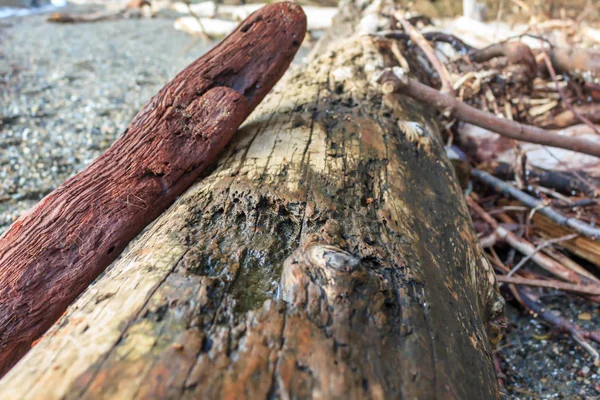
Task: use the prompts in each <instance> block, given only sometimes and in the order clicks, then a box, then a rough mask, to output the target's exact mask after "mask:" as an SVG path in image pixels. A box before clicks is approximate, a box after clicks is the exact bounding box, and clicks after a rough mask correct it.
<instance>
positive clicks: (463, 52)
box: [373, 13, 600, 365]
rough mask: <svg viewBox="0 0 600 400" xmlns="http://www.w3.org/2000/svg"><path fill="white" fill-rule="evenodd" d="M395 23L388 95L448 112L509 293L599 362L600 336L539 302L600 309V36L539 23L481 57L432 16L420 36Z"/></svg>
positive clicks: (485, 240) (386, 41) (476, 208)
mask: <svg viewBox="0 0 600 400" xmlns="http://www.w3.org/2000/svg"><path fill="white" fill-rule="evenodd" d="M395 16H396V19H397V20H398V24H397V26H398V30H391V31H387V32H379V33H377V34H376V35H373V40H375V41H377V43H378V44H379V45H380V46H382V47H384V48H386V49H388V51H389V53H390V55H393V56H394V57H396V58H397V59H398V67H397V68H393V69H391V70H389V71H387V72H386V73H384V74H383V75H382V76H381V77H380V82H381V83H382V85H383V90H384V91H386V90H387V91H390V92H392V91H399V92H401V93H404V94H406V95H408V96H410V97H413V98H415V99H417V100H419V101H421V102H424V103H427V104H431V105H432V106H434V107H435V108H437V110H438V111H439V119H440V124H441V126H443V127H444V129H445V135H446V138H447V151H448V155H449V157H450V158H451V159H453V162H454V165H455V167H456V172H457V175H458V177H459V179H460V180H461V183H462V184H463V185H464V186H465V189H466V195H467V203H468V205H469V207H470V209H471V214H472V217H473V220H474V224H475V227H476V230H477V232H478V234H479V237H480V239H481V243H482V245H483V247H484V248H485V249H486V255H487V257H488V259H489V261H490V262H491V263H492V265H493V266H494V269H495V270H496V273H497V279H498V281H499V282H500V285H504V287H505V288H506V289H507V290H508V291H510V295H509V297H512V298H514V300H515V301H516V302H518V303H519V304H520V305H522V307H523V308H525V309H527V310H530V311H531V313H532V314H533V315H535V316H536V317H537V318H540V319H542V320H544V321H545V322H546V323H548V324H550V325H551V326H553V327H555V328H556V330H557V331H558V332H561V333H567V334H570V335H571V336H572V337H573V339H574V340H576V341H577V342H578V343H579V344H580V345H581V346H582V347H583V348H584V349H585V350H586V351H587V352H589V354H590V355H591V357H592V359H593V361H594V363H595V364H596V365H600V354H599V353H598V350H597V349H596V348H595V347H594V346H593V345H591V344H590V342H598V343H600V331H584V330H582V329H580V328H579V327H577V326H576V325H575V324H574V323H573V322H571V321H568V320H567V319H565V318H563V317H560V316H557V315H555V314H554V313H552V312H550V311H549V310H545V309H544V308H543V306H542V305H541V304H540V303H538V302H537V298H538V297H539V295H540V294H541V293H542V291H541V290H539V288H544V289H545V290H557V291H564V292H568V293H571V294H574V295H578V296H583V297H584V298H586V299H588V300H589V301H592V302H598V301H600V279H599V278H598V273H599V272H600V242H599V241H598V239H600V227H597V226H596V225H597V222H598V216H599V212H600V204H599V203H598V201H599V200H598V195H600V191H599V185H600V183H599V181H598V178H599V177H600V170H599V165H600V164H599V162H600V160H599V157H600V125H599V124H600V50H598V49H594V48H593V47H592V46H596V47H597V45H598V44H600V37H599V36H597V34H598V33H599V32H600V31H598V30H595V29H594V28H592V27H589V26H586V25H585V24H584V25H581V21H575V20H547V21H543V22H536V21H537V20H536V18H534V17H532V18H531V22H530V24H529V27H528V29H521V30H520V31H518V33H515V35H514V36H513V37H509V38H507V39H505V40H501V41H498V42H494V43H491V44H489V45H487V46H485V47H483V48H475V47H473V46H470V45H469V44H467V43H465V41H463V40H461V38H459V37H458V36H456V35H454V34H452V33H449V32H448V31H441V30H439V28H437V29H436V27H435V26H432V25H430V21H428V20H427V19H423V18H413V20H414V21H415V24H420V25H421V27H422V29H421V30H420V31H419V30H417V29H416V28H415V27H414V26H413V25H412V24H411V23H410V22H409V20H407V19H404V18H403V14H401V13H397V14H396V15H395ZM424 21H425V23H424ZM472 23H473V24H475V25H477V24H478V23H477V22H475V21H473V22H472ZM578 24H580V25H578ZM463 29H464V28H463ZM557 31H558V34H559V35H556V34H557ZM462 34H463V35H464V31H463V32H462ZM556 36H559V37H561V38H562V40H561V41H559V42H562V43H561V46H559V45H557V44H556V42H557V40H552V39H553V38H556ZM467 38H468V37H467ZM524 38H526V39H528V42H529V43H531V42H532V41H533V45H528V44H526V43H525V42H524V40H523V39H524ZM411 49H412V50H411ZM407 54H412V55H413V56H414V57H416V58H417V59H418V60H419V65H420V66H421V67H422V68H420V69H419V71H418V73H423V72H425V75H424V76H421V77H420V78H421V79H420V80H419V79H417V77H409V71H408V68H407V66H408V62H407V60H406V57H407Z"/></svg>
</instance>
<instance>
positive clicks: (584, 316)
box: [577, 312, 592, 321]
mask: <svg viewBox="0 0 600 400" xmlns="http://www.w3.org/2000/svg"><path fill="white" fill-rule="evenodd" d="M577 318H578V319H580V320H582V321H591V320H592V314H590V313H589V312H582V313H581V314H579V315H578V316H577Z"/></svg>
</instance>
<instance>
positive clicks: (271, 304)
mask: <svg viewBox="0 0 600 400" xmlns="http://www.w3.org/2000/svg"><path fill="white" fill-rule="evenodd" d="M342 7H344V8H343V9H344V15H342V16H340V17H339V18H338V20H337V22H336V27H335V28H334V29H337V32H341V33H342V34H343V35H346V34H347V33H348V32H351V30H350V29H349V28H348V27H349V26H361V27H365V26H370V27H372V26H374V25H373V22H374V19H377V18H379V15H385V14H386V12H385V11H386V10H383V11H384V13H383V14H378V11H379V10H380V8H378V7H371V8H368V9H366V10H359V9H358V8H357V7H356V6H355V5H354V4H353V3H352V2H345V3H344V4H343V5H342ZM359 11H360V12H359ZM389 11H390V10H387V15H390V13H389ZM357 15H359V16H361V17H363V19H362V20H361V21H359V19H358V17H357ZM369 21H370V22H369ZM359 22H361V23H360V24H359ZM367 22H368V23H367ZM375 22H376V23H375V25H379V23H378V22H377V21H375ZM383 22H385V21H383ZM358 33H359V32H356V31H355V32H354V34H353V35H346V37H345V38H340V37H338V36H337V35H336V34H335V32H333V31H332V32H331V33H329V34H328V35H326V39H325V40H326V41H324V42H322V43H321V45H320V46H319V51H318V53H317V54H316V55H315V57H314V58H313V59H312V61H311V62H310V63H309V64H308V65H307V66H306V67H303V68H302V69H300V70H299V71H296V72H294V73H291V74H289V75H288V76H287V78H286V79H285V81H284V82H282V83H281V84H280V85H278V86H277V87H276V89H275V91H274V92H273V93H271V94H270V95H269V96H268V97H267V99H265V101H264V102H263V103H262V104H261V105H260V106H259V108H258V109H257V110H256V112H255V113H254V114H253V115H254V117H253V119H252V120H251V121H250V122H248V123H247V124H246V125H245V127H244V128H243V129H242V130H241V131H240V132H238V134H237V135H236V139H235V142H233V143H232V144H231V145H230V147H229V149H228V151H227V152H226V153H225V154H224V156H223V157H222V158H221V159H220V161H219V163H218V166H217V167H216V169H215V170H214V171H213V172H212V173H211V174H210V175H209V176H207V177H206V178H205V179H203V180H202V181H200V182H198V183H197V184H195V185H194V186H193V187H192V188H191V189H190V190H188V191H187V192H186V194H185V195H183V196H182V197H181V198H180V199H179V200H178V201H177V202H176V203H175V204H174V205H173V206H172V207H171V208H170V209H169V211H168V212H167V213H165V214H164V215H163V216H161V217H160V218H159V219H158V220H157V221H156V222H155V223H154V224H153V226H151V227H150V228H149V229H147V230H146V232H145V233H144V234H142V235H141V236H140V237H139V238H138V239H137V240H136V241H135V242H133V243H132V244H131V245H130V246H129V248H128V249H127V250H126V251H125V253H124V254H123V255H122V256H121V258H120V259H119V260H117V261H116V262H115V263H114V264H113V265H112V266H111V268H110V269H109V270H108V271H107V272H106V274H105V275H104V276H103V277H102V278H101V279H99V280H98V281H97V282H96V283H95V284H94V285H93V286H91V287H90V288H89V289H88V290H87V291H86V292H84V294H83V295H82V296H81V297H80V298H79V299H78V300H77V301H76V302H75V303H74V304H73V305H72V306H71V307H70V308H69V310H68V311H67V313H66V314H65V315H64V316H63V317H62V318H61V320H60V321H59V322H58V323H57V324H56V325H55V326H53V328H51V330H50V331H49V332H48V333H47V334H46V335H45V336H44V337H43V338H42V340H41V341H40V342H39V343H38V344H37V345H36V346H35V347H34V348H33V349H32V350H31V351H30V352H29V353H28V354H27V355H26V356H25V357H24V358H23V359H22V360H21V362H20V363H19V364H17V365H16V366H15V367H14V368H13V369H12V370H11V371H10V372H9V373H8V374H7V375H6V376H5V377H4V378H3V379H2V380H1V381H0V393H1V394H2V396H1V397H2V398H3V399H20V398H27V399H36V398H50V399H58V398H65V399H71V398H81V397H86V398H118V399H139V398H203V399H265V398H282V399H288V398H321V399H346V398H348V399H361V398H373V399H384V398H386V399H387V398H390V399H393V398H407V399H409V398H410V399H413V398H420V399H433V398H444V399H445V398H456V399H494V398H497V397H498V388H497V379H496V375H495V371H494V366H493V362H492V354H491V346H490V343H489V341H490V340H496V339H497V336H498V328H499V326H500V325H501V323H502V319H501V314H502V306H503V302H502V299H501V298H500V297H499V295H498V292H497V287H496V284H495V277H494V273H493V271H492V269H491V267H490V265H489V264H488V263H487V261H486V259H485V257H484V255H483V253H482V250H481V248H480V246H479V244H478V240H477V238H476V236H475V235H474V232H473V229H472V227H471V222H470V218H469V213H468V211H467V208H466V205H465V203H464V201H463V197H462V192H461V189H460V188H459V186H458V184H457V183H456V182H455V176H454V173H453V171H452V167H451V164H450V163H449V161H448V160H447V158H446V155H445V151H444V149H443V146H442V144H441V140H440V138H439V133H438V130H437V127H436V125H435V119H434V118H433V115H432V113H431V112H432V110H430V109H428V108H427V107H426V106H425V107H423V106H420V105H418V104H417V103H416V102H414V101H412V100H408V99H406V98H404V97H402V96H401V95H399V94H395V93H392V94H388V95H385V96H384V95H382V92H381V90H380V88H379V86H378V84H377V83H375V81H376V79H374V78H375V77H376V76H377V74H378V72H380V71H382V70H383V69H384V68H385V67H389V66H392V65H393V61H392V58H391V57H388V56H389V55H388V54H387V53H385V54H383V53H380V51H381V50H380V49H379V48H377V47H375V46H374V45H373V44H372V43H371V42H370V41H369V40H368V39H367V38H365V37H361V36H360V35H358Z"/></svg>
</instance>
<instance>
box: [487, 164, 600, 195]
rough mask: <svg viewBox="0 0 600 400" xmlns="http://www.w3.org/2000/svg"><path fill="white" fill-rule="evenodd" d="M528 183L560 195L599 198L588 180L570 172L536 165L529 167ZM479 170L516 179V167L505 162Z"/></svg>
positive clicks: (507, 179) (499, 176) (509, 179)
mask: <svg viewBox="0 0 600 400" xmlns="http://www.w3.org/2000/svg"><path fill="white" fill-rule="evenodd" d="M527 167H528V168H527V178H528V179H527V180H528V182H532V183H536V184H538V185H540V186H543V187H546V188H550V189H553V190H555V191H556V192H558V193H561V194H564V195H568V196H572V195H573V194H575V193H580V194H582V195H585V196H597V194H598V193H597V190H596V188H594V186H593V185H591V184H589V183H591V182H589V183H588V180H587V179H586V177H585V176H583V175H582V174H581V173H580V174H579V175H580V176H577V175H576V174H575V173H573V172H570V171H553V170H547V169H543V168H539V167H536V166H534V165H528V166H527ZM478 169H480V170H484V171H487V172H489V173H491V174H492V175H494V176H496V177H498V178H500V179H502V180H504V181H512V180H514V179H515V169H514V166H513V165H511V164H509V163H505V162H496V161H492V162H489V163H488V162H486V163H484V164H480V165H479V166H478Z"/></svg>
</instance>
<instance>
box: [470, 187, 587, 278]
mask: <svg viewBox="0 0 600 400" xmlns="http://www.w3.org/2000/svg"><path fill="white" fill-rule="evenodd" d="M467 204H469V207H471V209H472V210H473V211H475V213H476V214H477V215H479V216H480V217H481V218H482V219H483V220H484V221H485V222H487V223H488V224H489V225H490V226H491V227H492V229H493V230H494V231H495V233H496V235H497V236H498V237H499V238H500V239H502V240H504V241H505V242H506V243H508V244H509V245H510V246H512V247H513V248H515V249H516V250H517V251H518V252H519V253H521V254H523V255H524V256H528V255H529V254H532V253H534V254H533V255H532V256H531V260H532V261H534V262H535V263H536V264H537V265H539V266H540V267H541V268H543V269H545V270H546V271H548V272H550V273H551V274H553V275H555V276H557V277H558V278H560V279H562V280H565V281H567V282H572V283H581V277H580V276H579V274H577V273H575V272H573V271H571V270H569V269H567V268H566V267H564V266H563V265H562V264H560V263H559V262H557V261H555V260H553V259H551V258H550V257H548V256H546V255H544V254H542V253H539V252H538V253H535V246H534V245H533V244H531V243H530V242H528V241H527V240H525V239H523V238H520V237H518V236H517V235H515V234H514V233H512V232H510V231H508V230H507V229H505V228H504V227H502V226H501V225H500V224H498V222H497V221H496V220H495V219H494V218H493V217H492V216H491V215H489V214H488V213H487V212H486V211H485V210H484V209H483V208H481V206H480V205H479V204H477V203H476V202H475V201H473V199H471V198H470V197H467Z"/></svg>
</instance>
